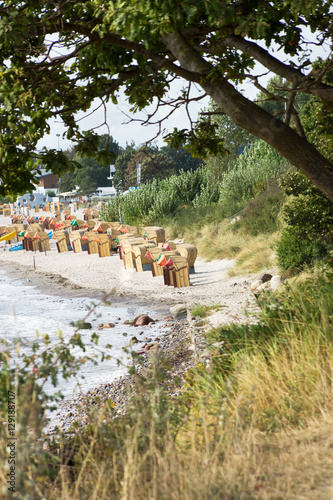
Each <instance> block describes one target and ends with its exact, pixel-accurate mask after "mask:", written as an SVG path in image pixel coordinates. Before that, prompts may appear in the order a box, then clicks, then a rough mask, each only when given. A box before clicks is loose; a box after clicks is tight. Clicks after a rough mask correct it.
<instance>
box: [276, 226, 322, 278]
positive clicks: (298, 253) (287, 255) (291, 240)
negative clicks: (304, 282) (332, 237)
mask: <svg viewBox="0 0 333 500" xmlns="http://www.w3.org/2000/svg"><path fill="white" fill-rule="evenodd" d="M328 251H329V247H328V245H327V244H326V243H325V242H324V241H321V240H318V239H310V238H307V237H306V236H304V235H303V234H302V233H301V232H299V231H297V230H296V229H295V228H287V229H285V230H284V231H283V232H282V236H281V239H280V241H279V243H278V247H277V254H278V264H279V267H280V268H281V269H282V270H284V271H286V270H287V269H290V268H298V269H302V268H303V267H304V266H305V265H307V264H313V263H314V262H315V261H316V260H320V259H322V258H323V257H325V256H326V255H327V254H328Z"/></svg>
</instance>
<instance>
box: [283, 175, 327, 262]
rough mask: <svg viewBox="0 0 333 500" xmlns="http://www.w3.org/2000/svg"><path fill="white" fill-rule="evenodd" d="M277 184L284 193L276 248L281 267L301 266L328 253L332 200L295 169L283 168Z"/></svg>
mask: <svg viewBox="0 0 333 500" xmlns="http://www.w3.org/2000/svg"><path fill="white" fill-rule="evenodd" d="M280 184H281V186H282V187H283V188H284V190H285V192H286V194H287V195H288V198H287V201H286V203H285V204H284V206H283V211H282V216H283V218H284V220H285V223H286V227H285V228H284V229H283V231H282V235H281V241H280V242H279V244H278V247H277V253H278V260H279V265H280V266H281V268H282V269H284V270H287V269H289V268H302V267H303V266H304V265H306V264H311V263H313V262H314V261H315V260H318V259H321V258H323V257H324V256H325V255H327V253H328V252H329V250H330V248H331V247H332V242H333V209H332V203H331V202H330V201H329V200H328V199H327V198H326V197H325V196H324V195H323V194H322V193H321V191H319V189H316V188H315V187H314V186H313V184H311V182H309V181H308V179H307V178H306V177H305V176H304V175H301V174H300V173H299V172H295V171H287V172H286V173H285V174H284V175H283V176H282V178H281V179H280Z"/></svg>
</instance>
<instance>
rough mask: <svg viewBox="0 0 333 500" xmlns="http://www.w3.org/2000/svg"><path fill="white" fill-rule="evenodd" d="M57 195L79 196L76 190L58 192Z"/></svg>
mask: <svg viewBox="0 0 333 500" xmlns="http://www.w3.org/2000/svg"><path fill="white" fill-rule="evenodd" d="M57 196H63V197H66V196H78V194H77V192H76V191H66V193H58V194H57Z"/></svg>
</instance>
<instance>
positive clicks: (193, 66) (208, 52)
mask: <svg viewBox="0 0 333 500" xmlns="http://www.w3.org/2000/svg"><path fill="white" fill-rule="evenodd" d="M330 8H331V1H330V0H311V1H305V0H283V1H282V0H271V1H266V0H246V1H245V0H205V1H203V0H198V1H197V2H193V1H189V0H184V1H182V2H175V1H174V0H158V2H157V1H155V0H126V2H124V1H123V0H113V1H112V2H105V1H104V0H86V1H85V0H83V1H80V2H78V1H77V0H49V1H41V0H34V1H33V2H30V1H29V2H24V1H22V0H4V1H2V2H1V4H0V109H1V112H0V133H1V144H0V155H1V167H0V168H1V170H0V178H1V186H0V188H1V191H0V194H1V193H2V194H6V193H8V192H13V191H19V190H22V189H26V188H27V185H29V184H30V182H31V181H32V180H33V173H32V169H33V168H35V167H36V160H38V161H40V162H42V164H43V167H44V168H47V169H50V170H51V169H52V171H53V172H55V173H61V172H62V171H66V170H68V169H70V168H72V162H71V160H69V159H68V158H67V157H66V156H65V155H64V154H63V153H62V152H61V151H55V150H42V151H37V143H38V140H39V139H40V138H41V137H43V136H44V134H46V133H47V132H48V131H49V130H50V125H49V120H50V119H54V118H56V119H61V120H62V121H63V123H64V125H65V128H66V132H65V135H66V138H67V139H70V140H73V141H74V142H75V144H76V146H75V147H76V150H77V152H78V153H79V154H81V155H82V156H83V155H87V156H89V155H94V154H95V155H97V160H98V161H100V162H104V163H109V162H110V154H109V152H108V151H107V150H103V151H102V150H99V149H98V139H97V138H96V135H95V133H94V132H93V131H89V132H80V130H79V123H78V121H77V118H76V113H77V112H78V111H87V110H89V109H90V108H91V106H92V105H93V106H94V107H96V101H95V99H96V98H97V99H99V102H100V105H101V106H102V107H104V109H105V111H106V110H107V109H106V106H107V103H108V101H112V102H114V103H116V102H117V98H118V96H119V92H120V91H121V90H123V91H124V92H125V94H126V96H127V98H128V101H129V103H130V104H131V106H132V111H133V112H135V111H138V110H142V109H144V108H145V107H146V106H147V105H149V104H152V103H154V104H155V105H156V109H158V107H160V106H165V105H166V103H167V93H168V90H169V88H170V85H171V83H172V82H173V80H174V79H175V78H181V79H182V80H183V82H184V87H183V90H182V92H181V93H180V94H179V96H178V97H177V98H176V99H172V100H171V101H169V104H170V106H171V108H170V110H171V111H170V112H172V111H175V110H177V109H178V108H179V107H180V106H181V105H184V106H185V109H186V110H187V111H188V103H189V102H190V101H191V100H192V99H196V100H198V99H200V98H201V97H203V96H205V95H208V96H210V97H211V98H212V100H213V101H214V102H215V103H216V105H217V106H218V108H219V109H220V110H221V112H223V113H225V114H226V115H228V116H229V117H230V118H231V119H232V121H233V122H234V123H235V124H236V125H238V126H240V127H242V128H244V129H245V130H246V131H248V132H249V133H251V134H253V135H255V136H256V137H258V138H261V139H263V140H264V141H266V142H267V143H268V144H270V145H271V146H273V147H274V148H275V149H276V150H277V151H278V152H279V153H280V154H281V155H283V156H284V157H285V158H286V159H287V160H288V161H289V162H290V163H291V164H292V165H294V166H295V167H297V168H298V169H299V170H300V171H301V172H303V173H304V174H305V175H306V176H307V177H308V178H309V179H310V180H311V182H312V183H314V184H315V185H316V186H317V187H318V188H319V189H320V190H321V191H322V192H323V193H324V194H326V196H327V197H328V198H329V199H330V200H331V201H333V165H332V163H330V161H329V160H328V158H326V157H325V156H323V155H322V154H321V153H320V152H319V151H318V150H317V149H316V148H315V146H314V145H312V144H311V143H310V142H309V140H308V139H307V137H306V133H305V132H304V129H303V127H302V124H301V123H300V120H299V116H298V113H297V110H296V108H295V106H294V102H295V98H296V96H297V95H298V94H300V93H301V94H302V93H305V94H309V95H311V96H315V97H316V98H317V99H319V100H320V102H322V103H328V104H331V103H332V102H333V86H332V85H331V84H330V83H329V82H325V75H326V73H327V71H328V70H329V69H330V67H331V65H332V60H331V59H328V60H327V63H326V64H325V65H324V66H323V67H321V68H320V69H318V70H316V69H314V68H312V67H311V63H310V56H311V50H312V48H313V47H315V46H316V45H319V46H321V45H324V44H325V45H326V46H327V47H328V49H329V50H331V43H332V29H333V25H332V15H331V13H330ZM305 28H309V29H310V30H311V32H312V33H313V40H312V41H311V42H309V41H308V40H307V39H306V37H305V35H304V32H303V31H304V29H305ZM282 59H283V61H282ZM256 62H259V63H260V64H261V65H262V66H264V68H265V70H264V71H265V72H267V73H269V74H270V75H271V76H273V75H276V76H279V77H281V78H283V79H284V81H285V82H286V83H285V85H284V88H283V92H282V93H281V92H280V93H279V92H278V93H277V94H278V99H279V100H280V101H281V102H283V104H284V113H283V114H282V115H281V114H280V115H279V116H275V114H274V113H273V114H272V113H270V112H269V111H267V110H265V109H263V108H262V107H260V106H259V105H258V104H257V103H256V102H255V101H254V100H253V101H252V100H250V99H248V98H246V97H245V96H244V95H243V93H242V91H241V90H239V85H238V84H240V83H243V82H245V81H246V80H250V81H252V82H253V83H254V84H255V85H256V87H257V88H258V89H259V90H262V91H263V92H265V91H266V89H264V86H263V84H262V83H261V80H260V75H259V74H257V73H256V70H255V63H256ZM194 86H195V87H196V88H197V89H200V90H201V94H200V95H199V97H198V95H197V94H195V95H194V94H193V93H192V89H193V87H194ZM267 92H269V91H267ZM271 98H273V96H271ZM149 119H152V120H154V119H155V120H156V117H155V115H154V113H151V116H148V118H147V120H149ZM105 120H106V122H107V117H106V119H105ZM215 131H216V127H215V126H214V123H213V122H212V121H211V120H210V119H209V116H206V117H204V118H203V119H202V120H199V122H198V123H196V124H194V125H193V126H192V128H190V130H188V131H185V130H179V131H177V130H176V131H174V134H173V135H169V136H168V141H169V144H170V146H172V147H178V146H179V145H181V144H184V142H186V143H187V147H188V148H189V149H190V151H191V152H192V153H194V154H196V155H198V156H199V155H200V156H207V155H208V154H209V153H210V152H213V153H214V154H216V153H218V152H223V141H222V140H221V139H220V138H219V137H218V135H215Z"/></svg>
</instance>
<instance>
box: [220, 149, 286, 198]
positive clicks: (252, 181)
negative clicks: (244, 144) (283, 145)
mask: <svg viewBox="0 0 333 500" xmlns="http://www.w3.org/2000/svg"><path fill="white" fill-rule="evenodd" d="M287 165H288V163H287V161H286V160H285V159H284V158H283V157H282V156H281V155H279V154H278V153H277V152H276V151H275V150H274V149H273V148H272V147H271V146H268V145H267V144H265V143H263V141H256V142H255V143H254V144H253V145H251V147H250V148H248V149H247V150H245V152H244V153H243V154H241V155H240V156H239V157H238V159H237V160H236V162H235V164H234V165H233V166H232V167H229V170H228V171H227V172H226V173H225V174H224V176H223V181H222V187H221V192H220V203H226V202H228V200H230V199H237V200H243V201H245V200H249V199H251V198H253V196H255V195H256V194H257V193H259V192H261V191H263V190H264V189H266V187H267V178H269V179H275V178H277V177H279V175H281V173H282V172H284V171H285V169H286V167H287Z"/></svg>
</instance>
